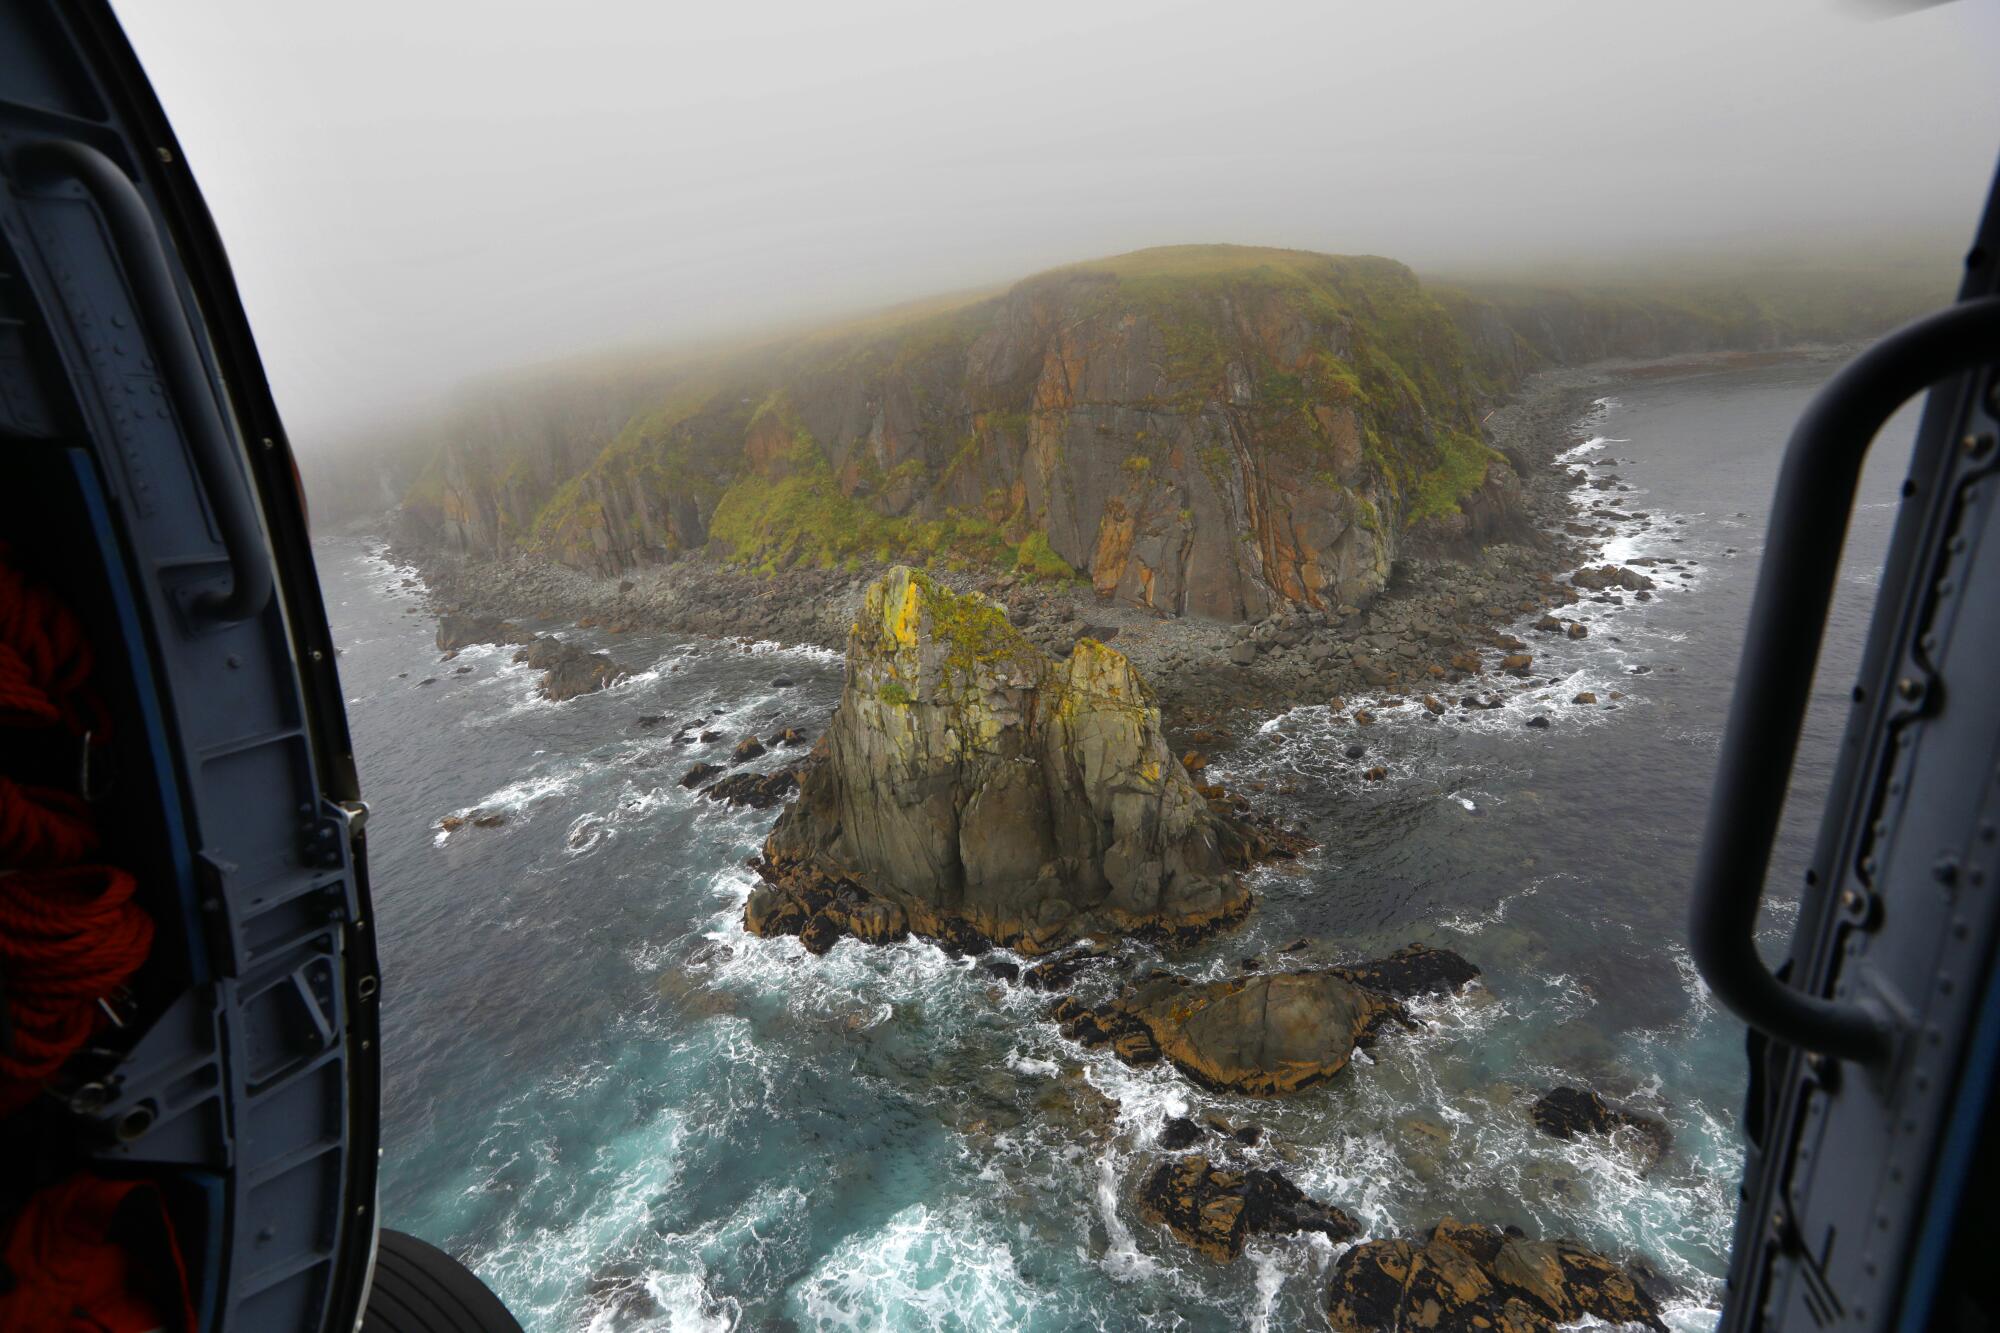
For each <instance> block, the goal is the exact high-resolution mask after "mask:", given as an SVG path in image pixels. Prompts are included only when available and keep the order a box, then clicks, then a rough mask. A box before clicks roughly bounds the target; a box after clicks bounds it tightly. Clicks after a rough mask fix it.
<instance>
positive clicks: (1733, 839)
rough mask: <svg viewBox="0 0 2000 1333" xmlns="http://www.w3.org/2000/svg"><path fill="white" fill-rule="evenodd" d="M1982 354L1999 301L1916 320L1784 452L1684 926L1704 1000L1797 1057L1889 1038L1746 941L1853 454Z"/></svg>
mask: <svg viewBox="0 0 2000 1333" xmlns="http://www.w3.org/2000/svg"><path fill="white" fill-rule="evenodd" d="M1993 361H2000V296H1988V297H1982V298H1980V299H1978V300H1975V301H1963V302H1960V303H1959V304H1957V305H1955V306H1952V307H1950V308H1949V309H1945V310H1940V311H1938V312H1937V313H1935V314H1932V315H1928V316H1925V317H1924V318H1922V319H1919V320H1917V321H1915V322H1914V323H1911V324H1906V325H1904V326H1903V327H1902V328H1900V329H1898V330H1896V331H1895V332H1894V333H1891V334H1889V335H1888V336H1887V337H1885V338H1883V339H1882V340H1881V341H1880V342H1878V343H1876V344H1875V345H1874V346H1873V347H1870V348H1869V349H1868V350H1867V351H1865V352H1863V353H1862V354H1861V355H1860V356H1858V357H1856V358H1855V359H1854V360H1853V361H1851V362H1849V363H1848V364H1847V366H1845V367H1844V368H1843V369H1842V370H1841V371H1840V373H1839V374H1837V375H1835V376H1834V377H1833V378H1832V379H1831V380H1830V381H1828V382H1827V384H1826V387H1824V388H1823V389H1821V390H1820V391H1819V394H1818V396H1816V397H1815V398H1814V399H1813V401H1812V402H1811V404H1809V405H1808V406H1807V408H1806V410H1805V414H1804V415H1803V416H1801V417H1800V418H1799V423H1798V425H1797V426H1796V427H1794V428H1793V431H1792V438H1791V441H1790V443H1789V444H1787V445H1786V446H1785V458H1784V463H1783V466H1782V467H1781V468H1780V470H1779V473H1778V486H1777V491H1776V493H1775V495H1774V496H1773V497H1772V501H1771V520H1770V527H1769V531H1768V534H1767V536H1766V540H1765V543H1764V563H1763V568H1762V569H1761V570H1760V571H1759V572H1758V575H1757V591H1756V595H1755V596H1754V598H1753V599H1752V601H1751V604H1750V624H1749V629H1748V632H1747V633H1746V635H1745V638H1744V644H1743V662H1742V666H1741V667H1740V668H1739V669H1738V672H1737V685H1736V696H1735V699H1734V700H1733V701H1732V702H1731V704H1730V707H1729V724H1728V729H1727V731H1726V732H1725V733H1724V739H1723V743H1722V755H1721V759H1720V761H1719V763H1718V765H1717V769H1716V775H1715V789H1714V795H1713V796H1712V798H1711V799H1710V802H1709V808H1708V827H1707V829H1706V830H1705V832H1704V834H1703V837H1702V846H1701V856H1700V859H1699V860H1698V861H1697V863H1696V867H1695V881H1694V896H1693V901H1692V904H1691V913H1690V917H1691V919H1690V922H1689V928H1690V935H1691V940H1690V943H1691V949H1692V952H1693V955H1694V962H1695V966H1696V967H1697V968H1698V969H1699V970H1700V972H1701V976H1702V979H1703V980H1704V981H1706V982H1707V983H1708V986H1709V989H1710V990H1711V991H1713V992H1714V994H1715V996H1716V997H1717V998H1718V999H1720V1000H1721V1001H1722V1002H1723V1003H1724V1004H1726V1005H1728V1006H1729V1007H1730V1008H1731V1009H1733V1010H1735V1011H1736V1014H1737V1016H1738V1017H1740V1018H1741V1019H1743V1021H1744V1022H1746V1023H1748V1024H1749V1025H1750V1026H1752V1027H1754V1028H1757V1029H1760V1030H1761V1031H1763V1032H1765V1033H1768V1034H1769V1035H1770V1036H1771V1037H1772V1038H1774V1039H1776V1040H1778V1041H1780V1042H1784V1043H1786V1044H1788V1045H1791V1046H1796V1047H1799V1048H1801V1049H1803V1050H1807V1051H1817V1052H1821V1053H1823V1054H1826V1055H1832V1056H1838V1057H1841V1058H1845V1059H1853V1060H1860V1061H1867V1062H1873V1061H1878V1060H1881V1059H1884V1058H1886V1057H1887V1056H1888V1054H1889V1051H1890V1049H1891V1045H1892V1041H1891V1038H1892V1035H1893V1031H1892V1024H1891V1020H1890V1018H1889V1016H1888V1014H1887V1013H1886V1011H1885V1010H1883V1009H1882V1008H1880V1007H1878V1006H1876V1005H1875V1004H1873V1003H1870V1002H1867V1001H1859V1002H1852V1003H1845V1002H1836V1001H1833V1000H1828V999H1825V998H1823V997H1820V996H1817V995H1811V994H1808V993H1806V992H1805V991H1802V990H1799V989H1797V988H1795V987H1793V986H1790V985H1787V984H1786V983H1785V982H1783V981H1780V980H1779V979H1778V978H1777V977H1775V976H1773V975H1772V974H1771V971H1770V969H1769V968H1767V967H1765V966H1764V962H1763V960H1762V959H1761V958H1759V957H1758V956H1757V946H1756V942H1755V939H1754V935H1753V932H1754V931H1755V928H1756V924H1757V908H1758V905H1759V903H1760V901H1761V899H1762V897H1763V891H1764V876H1765V873H1766V871H1767V869H1768V868H1769V865H1770V860H1771V844H1772V841H1773V840H1774V839H1775V837H1776V835H1777V829H1778V817H1779V815H1780V813H1781V812H1782V810H1783V808H1784V803H1785V788H1786V786H1787V784H1788V783H1789V782H1790V780H1791V772H1792V759H1793V756H1794V752H1795V751H1796V750H1797V748H1798V742H1799V730H1800V727H1801V726H1802V724H1803V723H1804V720H1805V710H1806V701H1807V697H1808V694H1809V692H1810V690H1811V686H1812V672H1813V666H1814V664H1815V663H1816V662H1817V661H1818V659H1819V648H1820V639H1821V636H1822V634H1823V632H1824V631H1825V628H1826V615H1827V608H1828V606H1829V605H1830V604H1831V602H1832V600H1833V587H1834V577H1835V574H1836V573H1837V572H1838V565H1839V560H1840V550H1841V546H1842V544H1843V543H1844V542H1845V540H1846V536H1847V518H1848V512H1849V510H1851V509H1852V508H1853V505H1854V493H1855V489H1856V487H1857V485H1858V484H1859V482H1860V479H1861V464H1862V460H1863V459H1864V458H1865V457H1866V456H1867V453H1868V446H1869V445H1870V444H1871V443H1873V442H1874V439H1875V434H1876V432H1877V431H1879V430H1880V429H1881V428H1882V425H1883V423H1884V422H1886V421H1888V419H1889V418H1890V417H1891V416H1892V415H1894V413H1895V412H1896V409H1897V408H1899V407H1901V406H1902V405H1903V404H1904V403H1905V402H1907V401H1908V400H1909V399H1910V398H1912V397H1914V396H1915V395H1916V394H1917V393H1919V392H1921V391H1923V390H1924V389H1927V388H1929V387H1930V386H1931V385H1933V384H1936V383H1938V382H1940V381H1942V380H1946V379H1949V378H1951V377H1952V376H1954V375H1957V374H1961V373H1963V372H1965V371H1968V370H1972V369H1974V368H1976V367H1978V366H1981V365H1985V364H1987V363H1990V362H1993Z"/></svg>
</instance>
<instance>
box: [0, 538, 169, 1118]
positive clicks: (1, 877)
mask: <svg viewBox="0 0 2000 1333" xmlns="http://www.w3.org/2000/svg"><path fill="white" fill-rule="evenodd" d="M6 555H7V552H6V549H5V548H4V547H0V725H4V724H6V723H12V724H14V725H16V726H21V725H26V726H32V727H47V726H60V727H65V728H67V729H68V730H70V731H71V732H73V733H75V734H79V735H81V734H84V733H86V732H89V731H93V730H97V731H101V730H102V724H101V719H100V717H99V708H98V703H97V700H96V699H95V697H94V696H93V695H92V694H91V692H90V689H89V680H90V671H91V662H92V658H91V651H90V645H89V643H87V642H86V641H85V639H84V636H83V627H82V625H81V623H80V622H79V621H78V620H77V619H76V617H75V616H73V615H71V614H70V613H69V611H68V609H67V608H66V607H64V606H63V605H62V604H61V603H60V602H58V601H57V600H56V599H55V598H54V597H53V596H52V595H51V594H50V593H49V592H48V591H47V590H46V589H44V588H41V587H38V586H36V585H34V584H32V583H30V582H29V581H28V580H27V579H26V578H25V577H24V576H23V575H22V574H21V572H20V571H19V570H17V569H15V568H13V567H12V566H10V565H8V564H7V563H6V560H5V557H6ZM96 846H97V831H96V829H95V828H94V827H93V826H92V823H91V817H90V806H89V803H88V802H87V801H86V800H85V799H84V798H83V796H82V795H81V794H79V793H76V792H72V791H65V790H62V789H59V788H55V787H46V786H31V785H29V784H27V783H22V782H16V781H14V780H13V779H12V778H9V777H6V776H4V775H0V1005H4V1007H5V1012H4V1013H0V1020H4V1022H0V1115H4V1114H6V1113H8V1112H11V1111H13V1110H16V1109H18V1108H19V1107H21V1106H23V1105H25V1104H27V1102H29V1101H30V1100H32V1099H33V1097H34V1096H35V1094H36V1093H37V1092H38V1091H40V1089H41V1088H42V1087H43V1086H44V1085H45V1084H46V1083H47V1082H48V1081H49V1079H50V1078H52V1077H53V1076H54V1075H55V1074H56V1072H57V1071H58V1070H60V1069H61V1068H62V1066H63V1063H64V1062H65V1061H67V1060H68V1059H69V1057H70V1056H71V1055H73V1054H74V1053H75V1052H76V1050H77V1048H79V1047H80V1046H82V1045H83V1044H84V1043H85V1042H86V1041H88V1040H89V1039H90V1037H91V1034H92V1033H93V1032H95V1031H96V1030H97V1027H98V1024H99V1023H100V1022H103V1021H105V1019H104V1010H103V1009H101V1008H100V1007H99V1001H100V1000H103V999H105V998H106V997H108V996H110V995H112V994H113V993H114V992H116V991H117V990H118V988H119V987H121V986H123V985H124V984H125V983H126V982H127V981H128V980H130V979H131V976H132V974H133V973H134V972H136V971H138V969H139V967H140V965H141V964H142V963H144V962H145V961H146V954H147V951H148V950H149V949H150V948H151V947H152V942H153V922H152V920H151V918H149V917H148V916H147V915H146V914H145V912H144V911H142V910H141V909H140V908H139V906H138V905H137V904H136V903H134V902H133V901H132V892H133V888H134V884H133V881H132V877H131V876H130V875H128V874H126V873H125V872H124V871H122V870H119V869H116V868H114V867H112V866H104V865H90V864H85V863H84V858H85V857H87V856H89V855H90V854H91V852H92V851H94V850H95V848H96Z"/></svg>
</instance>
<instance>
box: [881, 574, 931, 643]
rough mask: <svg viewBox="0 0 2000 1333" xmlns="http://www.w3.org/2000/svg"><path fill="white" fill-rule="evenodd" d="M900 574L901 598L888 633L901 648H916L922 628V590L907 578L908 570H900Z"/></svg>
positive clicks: (915, 582) (911, 579)
mask: <svg viewBox="0 0 2000 1333" xmlns="http://www.w3.org/2000/svg"><path fill="white" fill-rule="evenodd" d="M901 573H902V574H903V596H902V599H901V601H900V602H899V603H898V604H897V607H896V618H895V621H894V623H892V624H891V625H890V627H889V632H890V633H891V634H892V635H894V636H895V640H896V642H897V643H899V644H901V645H902V646H903V647H905V648H914V647H916V646H917V633H918V631H919V630H921V629H922V628H923V619H924V590H923V589H922V588H920V587H918V586H917V581H916V580H915V579H913V578H911V577H910V576H909V571H908V570H902V571H901Z"/></svg>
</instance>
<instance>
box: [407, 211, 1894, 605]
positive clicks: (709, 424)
mask: <svg viewBox="0 0 2000 1333" xmlns="http://www.w3.org/2000/svg"><path fill="white" fill-rule="evenodd" d="M1926 299H1928V293H1927V291H1924V290H1919V288H1918V287H1916V286H1913V285H1912V284H1910V283H1909V282H1907V281H1905V280H1902V279H1899V278H1896V277H1894V276H1893V275H1892V276H1891V277H1889V278H1885V279H1882V280H1879V281H1877V280H1873V279H1866V278H1855V277H1852V276H1851V275H1850V276H1849V277H1847V278H1844V279H1825V278H1823V277H1822V276H1820V275H1815V274H1809V273H1792V274H1779V275H1777V276H1774V277H1769V278H1766V279H1764V280H1763V283H1762V287H1761V288H1759V289H1758V290H1756V291H1755V292H1752V291H1751V290H1750V289H1749V288H1748V287H1746V285H1745V282H1744V281H1742V280H1740V279H1730V280H1727V281H1714V282H1710V283H1708V284H1707V285H1692V286H1689V285H1683V286H1679V287H1673V288H1669V289H1664V292H1660V291H1641V290H1637V289H1630V288H1620V289H1561V288H1555V287H1542V286H1532V285H1520V284H1515V285H1508V286H1502V285H1493V284H1487V285H1476V286H1471V287H1465V288H1454V287H1438V288H1436V289H1435V290H1433V289H1428V288H1426V287H1424V286H1422V285H1420V284H1419V283H1418V281H1417V279H1416V277H1415V276H1414V275H1413V274H1411V273H1410V271H1409V270H1408V269H1406V268H1404V267H1403V266H1402V265H1400V264H1397V263H1394V262H1393V261H1390V260H1387V259H1375V258H1350V257H1340V256H1331V255H1319V254H1311V253H1307V252H1303V251H1289V250H1263V249H1250V248H1244V247H1237V246H1183V247H1174V248H1168V249H1162V250H1147V251H1141V252H1139V253H1137V254H1131V255H1125V256H1120V257H1118V258H1114V259H1109V260H1102V261H1097V262H1093V263H1088V264H1081V265H1077V266H1074V267H1071V268H1066V269H1059V270H1056V271H1053V272H1050V273H1045V274H1042V275H1040V276H1038V277H1034V278H1029V279H1027V280H1026V281H1023V282H1021V283H1019V284H1017V285H1016V286H1014V287H1013V288H1012V289H1010V290H1008V291H1006V292H1005V293H1003V294H1001V295H998V296H994V297H989V298H985V299H979V300H971V301H966V302H961V303H957V304H955V305H951V304H947V305H944V306H932V307H930V308H927V309H924V310H921V311H905V312H901V313H891V314H888V315H884V316H880V317H877V318H875V319H872V320H868V321H864V322H861V323H856V324H850V325H846V326H841V327H836V328H830V329H826V330H823V331H821V332H818V333H815V334H812V335H808V336H803V337H795V338H791V339H787V340H781V341H778V342H774V343H771V344H769V345H766V346H763V347H760V348H754V349H749V350H742V351H736V352H732V353H729V354H718V355H716V356H713V357H710V358H709V359H708V360H707V361H705V362H702V363H699V364H696V363H684V364H681V365H678V366H674V367H669V368H667V369H665V370H660V371H657V372H653V373H651V374H650V375H649V376H646V377H642V379H641V381H639V382H638V389H637V391H635V389H634V386H633V384H631V383H621V384H620V385H619V386H618V387H617V388H616V390H615V391H614V389H613V387H612V386H611V385H610V384H608V383H605V382H603V381H601V380H599V381H596V382H592V381H589V380H584V381H582V382H580V383H577V384H571V385H568V386H566V388H565V389H564V391H563V392H561V393H557V394H553V395H549V394H547V393H545V392H543V391H541V390H539V389H538V390H536V391H535V392H530V391H529V388H528V387H523V388H519V389H514V390H510V391H508V392H502V393H493V394H488V395H486V396H484V397H483V398H482V399H481V400H480V402H481V404H482V406H481V407H480V408H479V409H478V410H468V412H467V413H466V414H465V415H464V417H463V418H462V419H461V421H460V422H458V423H457V424H456V426H455V427H454V429H453V430H452V431H451V433H450V442H449V443H448V444H447V445H446V446H445V447H444V448H443V449H442V450H441V451H440V452H439V454H438V456H437V458H436V460H435V461H434V462H433V464H432V466H431V468H430V470H429V471H428V472H427V473H426V474H425V475H424V477H423V478H422V479H421V480H420V481H419V482H418V483H417V485H416V486H415V487H413V488H412V490H411V493H410V497H409V499H408V501H407V502H406V506H405V509H406V513H407V514H408V516H409V520H410V524H411V526H412V528H413V529H414V530H415V533H416V534H417V535H419V536H421V537H427V538H429V539H430V540H432V541H435V542H438V543H441V544H444V545H447V546H450V547H454V548H456V549H459V550H462V551H465V552H468V553H470V554H474V555H478V556H495V555H504V554H507V553H510V552H512V551H516V550H531V551H537V552H540V553H542V554H544V555H547V556H549V557H552V558H554V559H556V560H559V561H561V562H563V563H565V564H568V565H571V566H574V567H576V568H579V569H585V570H589V571H592V572H594V573H598V574H603V575H611V574H616V573H619V572H621V571H624V570H628V569H631V568H634V567H635V566H638V565H643V564H651V563H658V562H663V561H668V560H674V559H678V558H681V557H682V556H686V555H689V554H694V553H699V554H701V555H703V556H705V557H707V558H711V559H721V560H728V561H734V562H738V563H741V564H743V565H746V566H748V567H751V568H754V569H760V570H765V571H773V572H775V571H778V570H782V569H787V568H794V567H798V566H801V565H804V566H814V567H821V568H827V567H841V566H845V567H847V568H850V569H856V570H859V569H861V568H863V567H866V566H877V567H879V566H882V565H887V564H889V563H892V562H896V561H906V562H909V563H913V564H933V563H935V564H944V565H973V566H983V567H996V566H998V567H1008V568H1017V569H1019V570H1021V571H1022V572H1024V573H1026V574H1029V575H1031V576H1034V577H1041V578H1076V579H1080V580H1084V581H1087V582H1088V583H1089V584H1090V585H1091V586H1093V587H1095V588H1096V589H1097V590H1098V591H1099V592H1101V593H1104V594H1106V595H1107V596H1116V597H1118V598H1121V599H1123V600H1125V601H1128V602H1133V603H1137V604H1139V605H1142V606H1149V607H1154V608H1157V609H1159V610H1161V611H1163V612H1166V613H1170V614H1177V615H1197V616H1206V617H1212V618H1218V619H1223V620H1240V619H1254V618H1258V617H1261V616H1263V615H1265V614H1266V613H1268V612H1270V611H1272V610H1275V609H1279V608H1301V609H1311V610H1332V609H1335V608H1337V607H1339V606H1340V605H1342V604H1360V603H1362V602H1364V601H1366V600H1367V599H1368V598H1369V597H1371V596H1373V595H1374V594H1375V593H1376V592H1378V591H1379V590H1380V589H1381V588H1382V587H1383V586H1384V584H1385V582H1386V581H1387V578H1388V574H1389V570H1390V567H1391V565H1392V564H1393V563H1394V561H1395V560H1396V559H1397V558H1398V556H1399V555H1401V554H1403V553H1404V552H1405V551H1406V550H1408V549H1410V548H1411V546H1412V544H1413V543H1414V544H1417V545H1420V546H1421V545H1425V544H1429V545H1443V546H1447V547H1457V548H1460V549H1463V548H1467V547H1471V546H1476V545H1478V544H1481V543H1484V542H1487V541H1491V540H1494V539H1498V538H1517V537H1521V536H1525V535H1526V532H1525V525H1524V524H1523V523H1522V522H1521V519H1520V515H1519V506H1518V503H1517V499H1518V495H1517V484H1518V478H1516V477H1515V475H1514V474H1513V472H1512V469H1511V467H1510V466H1509V464H1508V462H1507V461H1506V460H1504V459H1502V458H1500V457H1499V456H1498V455H1497V454H1496V453H1494V451H1493V450H1491V449H1489V448H1488V447H1487V445H1486V444H1485V442H1484V440H1483V439H1482V437H1481V434H1480V427H1479V421H1480V418H1481V416H1482V414H1483V410H1484V407H1485V406H1487V405H1490V404H1491V403H1492V402H1493V401H1494V400H1496V399H1497V398H1498V397H1500V396H1502V395H1504V394H1505V393H1506V392H1507V391H1508V390H1510V389H1511V388H1512V387H1513V386H1514V385H1516V384H1517V383H1518V382H1519V381H1520V379H1521V378H1522V377H1523V376H1524V375H1526V374H1528V373H1529V372H1531V371H1533V370H1536V369H1540V368H1542V367H1545V366H1549V365H1558V364H1574V363H1578V362H1586V361H1593V360H1599V359H1603V358H1607V357H1648V356H1660V355H1666V354H1673V353H1684V352H1703V351H1717V350H1723V349H1731V350H1756V349H1760V348H1769V347H1775V346H1780V345H1785V344H1790V343H1796V342H1801V341H1809V340H1826V339H1832V338H1839V337H1853V336H1857V335H1859V334H1862V333H1867V332H1871V331H1873V330H1875V329H1877V328H1880V327H1885V326H1886V325H1888V324H1890V323H1893V322H1895V320H1896V319H1898V318H1900V317H1901V316H1902V315H1904V314H1906V313H1909V312H1911V311H1912V310H1914V309H1915V308H1917V307H1918V306H1921V305H1922V304H1923V302H1924V301H1925V300H1926ZM537 393H541V396H540V397H538V396H536V395H537Z"/></svg>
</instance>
